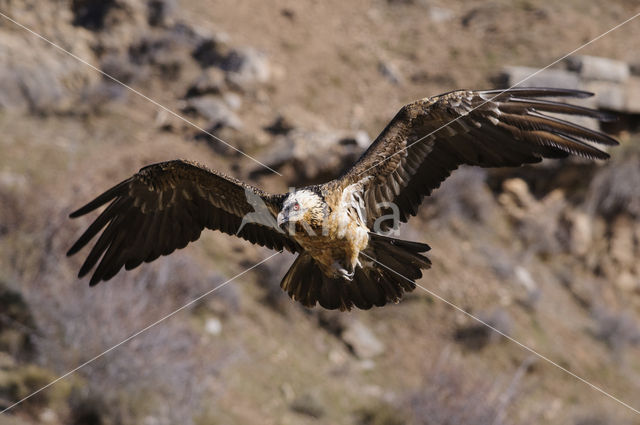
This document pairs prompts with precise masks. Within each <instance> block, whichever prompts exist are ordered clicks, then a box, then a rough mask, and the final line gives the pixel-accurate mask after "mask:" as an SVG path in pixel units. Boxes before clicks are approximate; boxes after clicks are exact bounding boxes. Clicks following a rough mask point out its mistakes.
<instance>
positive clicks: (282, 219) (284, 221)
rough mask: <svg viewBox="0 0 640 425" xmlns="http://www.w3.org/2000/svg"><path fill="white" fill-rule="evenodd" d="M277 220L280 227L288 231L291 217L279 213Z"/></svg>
mask: <svg viewBox="0 0 640 425" xmlns="http://www.w3.org/2000/svg"><path fill="white" fill-rule="evenodd" d="M277 222H278V227H279V228H281V229H282V230H284V231H285V232H286V231H287V227H288V226H289V217H287V216H285V215H284V214H282V213H278V219H277Z"/></svg>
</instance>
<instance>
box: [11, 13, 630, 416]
mask: <svg viewBox="0 0 640 425" xmlns="http://www.w3.org/2000/svg"><path fill="white" fill-rule="evenodd" d="M636 7H637V6H636V5H635V4H634V2H630V1H626V0H615V1H613V2H609V3H608V4H607V5H606V7H605V6H604V4H603V3H602V2H598V1H595V0H587V1H582V0H580V1H578V0H569V1H566V2H562V3H558V2H551V1H548V0H528V1H518V2H511V1H508V0H496V1H491V2H482V3H478V2H474V1H472V0H462V1H458V2H444V1H423V0H375V1H373V2H365V1H363V0H356V1H353V2H351V1H350V2H344V1H333V0H331V1H325V2H315V1H311V0H303V1H297V2H293V1H287V0H276V1H273V2H258V1H240V2H238V1H235V0H234V1H231V0H219V1H215V2H213V1H194V0H180V1H177V0H145V1H133V0H108V1H97V0H47V1H44V2H43V1H35V0H0V12H2V14H4V15H6V17H5V18H3V17H1V16H0V41H1V42H0V63H1V64H2V65H3V66H1V67H0V128H2V137H0V152H2V154H1V155H0V410H3V409H5V408H7V407H9V406H11V405H12V404H13V403H14V402H16V401H18V400H20V399H22V398H23V397H26V396H28V395H29V394H31V393H32V392H33V391H35V390H37V389H39V388H42V387H43V386H45V385H47V384H48V383H50V382H52V381H53V380H54V379H56V378H57V377H59V376H61V375H63V374H65V373H66V372H68V371H70V370H73V369H75V368H76V367H78V366H79V365H81V364H83V363H84V362H87V361H88V360H91V359H92V358H93V357H94V356H96V355H99V354H100V353H103V352H104V351H105V350H107V349H108V348H110V347H113V346H114V345H115V344H118V343H120V342H122V341H123V340H125V339H126V338H128V337H129V336H131V335H134V334H135V333H137V332H138V331H140V330H142V329H144V328H145V327H147V326H148V325H150V324H152V323H154V322H156V321H158V320H160V319H162V318H164V317H165V316H166V315H167V314H169V313H171V312H173V311H174V310H176V309H178V308H179V307H181V306H183V305H185V304H187V303H188V302H190V301H191V300H194V299H196V298H198V297H199V296H201V295H202V294H205V293H207V292H208V291H210V290H211V289H213V288H214V287H216V286H218V285H220V284H222V283H224V282H225V281H227V280H228V279H230V278H233V277H234V276H236V275H237V274H238V273H241V272H243V271H244V270H246V269H247V268H248V267H251V266H252V265H254V264H256V263H258V262H260V261H262V260H263V259H265V258H267V257H268V256H269V255H271V252H269V251H267V250H264V249H260V248H257V247H254V246H251V245H249V244H247V243H243V242H242V241H239V240H236V239H235V238H232V237H228V236H225V235H222V234H220V233H217V232H216V233H214V232H208V233H205V234H203V236H202V238H201V240H199V241H198V242H197V243H195V244H192V245H190V246H189V247H187V248H186V249H184V250H181V251H179V252H177V253H175V254H173V255H171V256H169V257H166V258H162V259H159V260H157V261H155V262H154V263H152V264H148V265H144V266H142V267H140V268H138V269H136V270H134V271H131V272H127V273H120V274H118V275H117V276H116V277H115V278H114V279H113V280H112V281H109V282H108V283H103V284H100V285H98V286H96V287H94V288H89V287H88V283H87V282H86V281H84V280H78V279H77V278H76V277H75V275H76V273H77V270H78V268H79V266H80V264H81V258H79V257H73V258H67V257H65V255H64V253H65V252H66V250H67V249H68V247H69V246H70V245H71V243H72V242H73V240H74V239H75V238H76V237H77V236H78V235H79V233H80V232H81V229H82V228H83V227H85V226H86V225H87V224H88V222H89V220H90V218H87V219H79V220H76V221H71V220H69V219H68V217H67V216H68V214H69V212H70V211H72V210H74V209H75V208H76V207H78V206H80V205H81V204H82V203H84V202H86V201H87V200H89V199H90V198H91V197H93V196H95V195H96V194H98V193H99V192H100V191H102V190H104V189H106V188H107V187H109V186H110V185H112V184H114V183H116V182H117V181H120V180H122V179H124V178H126V177H128V176H129V175H131V174H132V173H134V172H135V171H137V170H138V169H139V168H140V167H141V166H143V165H146V164H148V163H151V162H156V161H161V160H166V159H172V158H189V159H197V160H198V161H200V162H203V163H206V164H207V165H209V166H210V167H212V168H216V169H220V170H222V171H224V172H226V173H228V174H231V175H234V176H236V177H238V178H242V179H246V180H248V181H250V182H252V183H253V184H256V185H259V186H261V187H263V188H265V189H267V190H272V191H284V190H286V189H287V188H288V187H289V186H291V185H300V184H306V183H314V182H319V181H323V180H326V179H329V178H332V177H333V176H336V175H337V174H338V173H339V172H340V171H341V170H342V169H343V168H344V167H346V166H348V165H349V164H350V163H351V162H352V161H353V160H354V159H355V158H357V156H358V155H359V154H360V153H361V152H362V151H363V149H365V148H366V146H367V145H368V143H369V142H370V141H371V139H372V138H374V137H375V136H376V135H377V133H378V132H379V131H380V130H381V129H382V128H383V127H384V125H385V124H386V122H388V121H389V120H390V119H391V118H392V116H393V115H394V114H395V112H396V111H397V110H398V109H399V108H400V107H401V106H402V105H403V104H405V103H408V102H409V101H411V100H414V99H416V98H419V97H424V96H430V95H435V94H439V93H441V92H445V91H448V90H451V89H454V88H461V87H466V88H487V87H493V86H504V85H509V84H512V83H513V82H514V80H517V79H518V78H520V77H519V76H520V75H523V77H524V76H526V74H527V73H528V72H529V70H535V69H537V68H539V67H542V66H545V65H547V64H549V63H551V62H553V61H554V60H555V59H557V58H559V57H561V56H563V55H564V54H566V53H568V52H570V51H572V50H574V49H575V48H576V47H578V46H580V45H581V44H583V43H585V42H587V41H589V40H591V39H593V38H594V37H596V36H598V35H600V34H601V33H603V32H605V31H607V30H609V29H610V28H612V27H613V26H614V25H616V24H618V23H620V22H622V21H624V20H625V19H627V18H629V17H631V16H632V15H633V14H634V13H637V10H635V8H636ZM7 17H8V18H11V19H13V20H15V22H17V23H19V24H20V25H22V26H24V27H21V26H20V25H17V24H16V23H13V22H11V21H10V20H8V19H7ZM25 27H26V28H27V29H25ZM28 29H30V30H32V31H34V32H37V33H38V34H41V36H42V37H44V38H46V39H47V40H49V41H50V43H48V42H46V41H44V40H43V39H41V38H38V37H37V36H35V35H34V34H32V33H30V32H29V31H28ZM639 37H640V21H637V22H636V21H633V22H630V23H629V24H627V25H625V26H623V27H621V28H619V29H618V30H616V31H614V32H612V33H610V34H608V35H607V36H605V37H603V38H602V39H600V40H598V41H597V42H595V43H593V44H591V45H590V46H588V47H587V48H585V49H584V50H582V51H580V52H579V55H574V56H572V57H571V58H569V59H568V60H566V61H561V62H560V63H558V64H557V65H556V66H555V67H554V68H553V69H552V70H550V71H549V72H547V73H546V74H541V75H540V77H539V78H542V80H537V81H532V82H531V83H532V84H536V85H540V84H542V83H541V82H540V81H544V84H560V85H563V86H569V87H574V85H573V84H574V83H575V87H583V88H584V87H586V88H589V89H593V90H596V91H597V92H598V97H597V98H596V100H594V101H592V102H595V103H593V104H591V106H593V107H598V108H601V109H604V110H609V111H614V112H618V113H619V114H620V119H619V120H618V121H617V122H616V124H615V125H611V126H608V127H607V128H605V129H606V130H608V131H611V132H613V133H615V136H616V137H617V138H618V139H619V140H620V141H621V146H620V147H617V148H614V149H612V150H611V152H610V153H611V155H612V159H611V160H610V161H608V162H606V163H591V162H586V161H576V160H567V161H549V162H545V163H543V164H541V165H538V166H536V167H523V168H518V169H508V170H481V169H471V168H469V169H461V170H459V171H457V172H456V173H454V175H453V177H452V178H451V179H450V180H448V181H447V182H446V183H445V184H444V185H443V187H441V188H440V189H439V190H438V191H436V192H435V193H434V196H432V197H431V198H430V199H428V200H426V201H425V203H424V205H423V207H422V210H421V213H420V215H419V216H418V217H416V218H415V219H413V220H412V221H411V222H410V224H409V225H407V226H405V227H404V228H403V229H402V236H403V237H406V238H408V239H412V240H418V241H424V242H428V243H429V244H430V245H431V247H432V251H431V252H430V258H431V260H432V261H433V268H432V269H431V270H430V271H429V272H427V273H426V274H425V277H424V278H423V279H422V280H421V282H420V284H421V285H423V286H424V287H425V288H427V289H428V290H429V291H431V293H428V292H425V291H422V290H420V289H416V291H414V292H413V293H411V294H409V295H408V296H406V298H405V299H404V300H403V301H402V302H401V303H399V304H397V305H391V306H387V307H384V308H379V309H374V310H370V311H353V312H350V313H339V312H328V311H323V310H321V309H319V308H316V309H311V310H309V309H304V308H302V307H301V306H299V305H298V304H297V303H294V302H292V301H291V300H290V299H289V298H288V297H287V296H286V294H284V293H283V292H282V291H281V290H280V288H279V283H280V279H281V277H282V276H283V274H284V272H285V271H286V270H287V268H288V266H289V265H290V264H291V262H292V260H293V257H292V256H290V255H286V254H282V255H277V256H275V257H273V258H271V259H269V260H268V261H266V262H265V263H264V264H262V265H260V266H259V267H258V268H256V269H255V270H252V271H251V272H249V273H247V274H243V275H242V276H240V277H238V278H237V279H235V280H233V281H232V282H230V283H228V284H226V285H225V286H224V287H223V288H222V289H220V290H217V291H215V292H213V293H212V294H210V295H208V296H206V297H203V298H202V299H200V300H199V301H198V302H196V303H194V304H192V305H190V306H189V307H188V308H186V309H184V310H181V311H179V312H178V313H177V314H175V315H173V316H171V317H169V318H167V319H166V320H164V321H162V322H161V323H159V324H158V325H157V326H154V327H152V328H150V329H148V330H146V331H145V332H143V333H141V334H139V335H137V336H136V337H135V338H132V339H131V340H129V341H127V342H126V343H124V344H122V345H120V346H118V347H117V348H115V349H114V350H112V351H110V352H108V353H106V354H104V355H103V356H101V357H99V358H98V359H96V360H95V361H92V362H91V363H89V364H88V365H86V366H84V367H82V368H81V369H79V370H77V371H76V372H75V373H73V374H71V375H69V376H67V377H65V378H64V379H62V380H60V381H58V382H56V383H55V384H54V385H52V386H50V387H48V388H47V389H45V390H43V391H42V392H40V393H38V394H37V395H36V396H34V397H32V398H30V399H28V400H27V401H25V402H24V403H21V404H19V405H17V406H15V407H13V408H12V409H10V410H9V411H7V412H6V413H4V414H0V425H4V424H10V425H28V424H52V425H57V424H74V425H97V424H113V425H116V424H144V425H156V424H157V425H163V424H175V423H180V424H187V425H188V424H196V425H205V424H246V423H264V424H336V423H338V424H354V425H392V424H450V425H467V424H476V425H484V424H487V425H491V424H494V425H498V424H533V423H562V424H573V425H587V424H589V425H599V424H614V425H617V424H632V423H638V422H639V421H640V420H639V419H638V416H637V415H636V414H635V413H634V412H633V411H631V410H630V409H628V408H626V407H624V406H622V405H621V404H619V403H617V402H616V401H614V400H613V399H611V398H608V397H606V396H605V395H603V394H602V393H599V392H597V391H595V390H594V389H593V388H591V387H589V386H588V385H587V384H585V383H584V382H581V381H580V380H578V379H576V378H574V377H572V376H570V375H569V374H567V373H566V372H564V371H562V370H560V369H559V368H557V367H555V366H553V365H551V364H550V363H548V362H546V361H544V360H543V359H541V358H540V357H538V356H536V355H534V354H533V353H532V352H529V351H527V350H525V349H523V348H522V347H521V346H519V345H518V344H516V343H514V342H512V341H510V340H509V339H507V338H505V337H503V336H500V335H499V334H498V333H495V332H493V331H491V330H490V329H489V328H488V327H486V326H484V325H481V324H480V323H479V322H477V321H475V320H473V319H471V318H470V317H468V316H467V315H465V314H463V313H462V312H460V311H458V310H456V309H454V308H452V307H451V306H450V305H447V303H445V302H443V301H442V299H440V298H439V297H442V298H443V299H445V300H447V301H449V302H451V303H453V304H455V305H456V306H459V307H460V308H462V309H464V310H465V311H467V312H469V313H472V314H473V315H475V316H477V317H478V318H480V319H481V320H483V321H484V322H486V323H488V324H490V325H491V326H493V327H495V328H496V329H498V330H499V331H500V332H502V333H504V334H505V335H508V336H510V337H511V338H514V339H516V340H517V341H519V342H521V343H522V344H525V345H526V346H528V347H531V348H532V349H533V350H535V351H537V352H538V353H540V354H542V355H544V356H546V357H547V358H548V359H550V360H552V361H554V362H556V363H557V364H558V365H560V366H562V367H564V368H566V369H568V370H570V371H571V372H573V373H575V374H577V375H579V376H580V377H582V378H584V379H585V380H587V381H589V382H591V383H593V384H594V385H596V386H598V387H600V388H602V389H603V390H605V391H606V392H608V393H610V394H611V395H612V396H614V397H617V398H619V399H620V400H622V401H623V402H625V403H628V404H629V405H631V406H633V407H634V408H640V262H639V261H638V258H640V147H639V146H640V136H638V119H639V115H638V113H639V112H640V110H638V107H637V102H638V97H637V95H638V93H637V87H636V86H637V81H638V78H640V77H639V76H638V69H639V64H640V56H638V53H637V49H635V44H634V41H635V40H637V39H638V38H639ZM594 61H595V65H594ZM602 63H604V64H605V65H602ZM524 67H528V68H524ZM594 69H595V71H594ZM603 69H604V71H603ZM596 71H597V72H596ZM550 74H551V77H549V75H550ZM548 78H551V79H552V80H553V79H554V78H556V80H554V81H555V82H552V83H547V82H546V81H548V80H545V79H548ZM585 124H587V125H597V124H596V123H585ZM239 150H240V151H242V152H245V153H246V155H248V156H246V155H244V154H242V153H241V152H239ZM249 156H251V157H253V158H254V159H255V160H254V159H251V158H250V157H249ZM256 160H257V161H259V162H261V163H263V164H266V165H267V166H268V167H270V168H272V169H274V170H276V171H277V172H278V173H280V174H281V176H279V175H277V174H275V173H273V172H271V171H269V170H267V169H265V168H264V167H263V166H262V165H260V164H259V163H257V162H256Z"/></svg>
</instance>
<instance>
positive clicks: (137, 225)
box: [67, 160, 300, 285]
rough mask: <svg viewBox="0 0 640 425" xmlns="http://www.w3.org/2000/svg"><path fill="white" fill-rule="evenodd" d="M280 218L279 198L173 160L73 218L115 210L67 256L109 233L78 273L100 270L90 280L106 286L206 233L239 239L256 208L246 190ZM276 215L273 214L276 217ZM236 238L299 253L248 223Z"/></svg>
mask: <svg viewBox="0 0 640 425" xmlns="http://www.w3.org/2000/svg"><path fill="white" fill-rule="evenodd" d="M246 190H249V191H250V192H251V193H252V194H253V195H255V196H258V197H260V199H262V201H263V202H264V203H265V205H266V206H267V207H268V208H269V209H270V210H272V211H278V209H279V205H280V203H281V202H282V196H279V195H269V194H267V193H264V192H262V191H261V190H259V189H257V188H254V187H252V186H249V185H247V184H244V183H242V182H240V181H239V180H235V179H233V178H231V177H227V176H224V175H222V174H219V173H216V172H213V171H210V170H208V169H207V168H205V167H203V166H201V165H198V164H196V163H193V162H188V161H182V160H176V161H168V162H163V163H159V164H154V165H150V166H147V167H144V168H142V169H141V170H140V171H139V172H138V173H137V174H135V175H134V176H133V177H131V178H129V179H127V180H125V181H123V182H121V183H119V184H117V185H115V186H114V187H112V188H111V189H109V190H107V191H106V192H104V193H103V194H101V195H100V196H98V197H97V198H95V199H94V200H93V201H91V202H89V203H88V204H86V205H85V206H83V207H82V208H80V209H78V210H77V211H74V212H73V213H71V214H70V217H79V216H82V215H85V214H87V213H90V212H91V211H94V210H95V209H97V208H100V207H101V206H103V205H105V204H107V203H110V204H109V205H108V206H107V208H106V209H105V210H104V211H103V212H102V213H101V214H100V215H99V216H98V218H96V219H95V221H94V222H93V223H92V224H91V225H90V226H89V227H88V228H87V230H86V231H85V232H84V233H83V234H82V235H81V236H80V238H78V240H77V241H76V243H75V244H73V246H72V247H71V248H70V249H69V251H68V252H67V255H73V254H75V253H76V252H78V251H79V250H80V249H82V248H83V247H84V246H86V245H87V244H88V243H89V242H90V241H91V240H92V239H93V238H94V237H95V236H96V235H97V234H98V233H100V231H101V230H103V229H104V231H103V232H102V234H101V235H100V237H99V238H98V241H97V242H96V243H95V245H94V246H93V248H92V249H91V251H90V252H89V255H88V256H87V258H86V260H85V261H84V263H83V265H82V266H81V268H80V272H79V273H78V276H79V277H83V276H84V275H86V274H87V273H89V271H91V269H93V268H94V267H95V266H96V264H97V267H96V270H95V272H94V273H93V276H92V277H91V280H90V285H95V284H97V283H98V282H100V281H102V280H109V279H110V278H112V277H113V276H115V274H116V273H118V271H119V270H120V269H121V268H122V267H125V268H126V269H127V270H130V269H132V268H135V267H137V266H139V265H140V264H142V262H150V261H153V260H155V259H156V258H158V257H159V256H160V255H169V254H171V253H172V252H173V251H174V250H176V249H180V248H184V247H185V246H186V245H187V244H188V243H189V242H192V241H195V240H196V239H198V238H199V236H200V233H201V232H202V230H203V229H204V228H205V227H208V228H210V229H213V230H220V231H222V232H225V233H228V234H231V235H235V234H236V232H237V231H238V229H239V228H240V226H241V223H242V218H243V217H244V216H245V215H246V214H248V213H251V212H254V209H253V207H252V206H251V205H250V204H249V203H248V202H247V199H246V197H247V196H246V193H245V191H246ZM272 214H273V213H272ZM238 236H239V237H242V238H244V239H247V240H248V241H250V242H252V243H255V244H258V245H263V246H266V247H268V248H272V249H277V250H281V249H287V250H289V251H292V252H298V251H299V250H300V247H299V246H298V244H297V243H296V242H295V241H294V240H292V239H291V238H289V236H287V235H286V234H285V233H283V232H280V231H278V229H276V228H273V227H269V226H266V225H261V224H259V223H255V222H248V223H246V224H245V226H244V227H243V228H242V230H241V231H240V232H239V233H238Z"/></svg>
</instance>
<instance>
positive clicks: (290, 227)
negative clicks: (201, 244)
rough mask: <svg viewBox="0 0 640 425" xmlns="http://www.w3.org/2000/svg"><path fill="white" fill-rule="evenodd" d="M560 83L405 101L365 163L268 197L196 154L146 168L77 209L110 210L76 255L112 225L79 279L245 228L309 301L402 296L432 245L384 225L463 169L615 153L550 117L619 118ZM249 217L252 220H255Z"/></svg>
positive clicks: (413, 209)
mask: <svg viewBox="0 0 640 425" xmlns="http://www.w3.org/2000/svg"><path fill="white" fill-rule="evenodd" d="M589 95H590V94H589V93H586V92H581V91H575V90H562V89H538V88H531V89H525V88H522V89H513V90H510V91H508V92H506V93H502V92H500V91H467V90H458V91H454V92H451V93H447V94H444V95H441V96H436V97H433V98H427V99H422V100H418V101H416V102H413V103H411V104H408V105H406V106H404V107H403V108H402V109H401V110H400V111H399V112H398V114H397V115H396V116H395V118H394V119H393V120H392V121H391V122H390V123H389V124H388V125H387V127H386V128H385V129H384V130H383V131H382V133H381V134H380V135H379V136H378V138H377V139H376V140H375V141H374V142H373V143H372V145H371V146H370V147H369V149H368V150H367V151H366V152H365V153H364V154H363V155H362V157H361V158H360V159H359V160H358V161H357V162H356V164H355V165H354V166H353V167H352V168H351V169H349V170H348V171H347V172H345V173H344V174H343V175H342V176H340V177H339V178H337V179H335V180H332V181H330V182H327V183H325V184H323V185H319V186H313V187H307V188H302V189H298V190H296V191H294V192H291V193H287V194H280V195H271V194H267V193H265V192H263V191H261V190H260V189H257V188H255V187H253V186H249V185H247V184H245V183H243V182H241V181H239V180H236V179H234V178H231V177H228V176H224V175H223V174H220V173H218V172H215V171H211V170H208V169H206V168H205V167H203V166H201V165H198V164H196V163H193V162H188V161H180V160H177V161H169V162H164V163H160V164H154V165H150V166H148V167H145V168H143V169H142V170H140V172H138V173H137V174H135V175H134V176H132V177H131V178H129V179H127V180H125V181H123V182H122V183H120V184H118V185H116V186H114V187H113V188H111V189H109V190H108V191H106V192H105V193H103V194H102V195H100V196H99V197H97V198H96V199H95V200H93V201H92V202H90V203H89V204H87V205H86V206H84V207H82V208H80V209H79V210H77V211H76V212H74V213H72V214H71V217H77V216H81V215H84V214H86V213H88V212H90V211H93V210H94V209H96V208H99V207H100V206H102V205H105V204H107V203H109V205H108V206H107V208H106V209H105V210H104V211H103V212H102V213H101V214H100V215H99V216H98V218H97V219H96V220H95V221H94V222H93V224H91V226H89V228H88V229H87V230H86V231H85V233H84V234H83V235H82V236H80V238H79V239H78V241H77V242H76V243H75V244H74V245H73V246H72V247H71V249H70V250H69V252H68V254H69V255H72V254H74V253H76V252H77V251H79V250H80V249H81V248H82V247H83V246H85V245H86V244H87V243H88V242H89V241H90V240H91V239H92V238H93V237H94V236H95V235H97V234H98V233H99V232H100V231H101V230H102V229H104V231H103V232H102V234H101V235H100V237H99V239H98V241H97V242H96V244H95V245H94V247H93V248H92V250H91V251H90V253H89V255H88V257H87V259H86V260H85V262H84V264H83V265H82V267H81V269H80V272H79V276H80V277H82V276H84V275H85V274H87V273H88V272H89V271H90V270H91V269H92V268H93V267H94V266H95V265H96V264H98V266H97V268H96V270H95V272H94V274H93V276H92V278H91V281H90V283H91V284H92V285H93V284H97V283H98V282H99V281H101V280H109V279H110V278H112V277H113V276H114V275H115V274H116V273H117V272H118V271H119V270H120V269H121V268H122V267H123V266H124V267H125V268H126V269H127V270H128V269H132V268H134V267H137V266H138V265H140V264H141V263H142V262H143V261H144V262H150V261H153V260H154V259H156V258H157V257H158V256H160V255H168V254H170V253H171V252H173V251H174V250H175V249H178V248H182V247H184V246H186V245H187V244H188V243H189V242H190V241H195V240H196V239H198V237H199V236H200V233H201V231H202V230H203V229H204V228H209V229H214V230H220V231H222V232H225V233H228V234H232V235H237V236H239V237H241V238H244V239H246V240H248V241H250V242H252V243H256V244H259V245H262V246H266V247H268V248H271V249H277V250H282V249H286V250H289V251H291V252H295V253H298V254H299V255H298V257H297V259H296V261H295V262H294V264H293V265H292V266H291V268H290V270H289V271H288V272H287V274H286V275H285V277H284V278H283V280H282V283H281V286H282V288H283V289H284V290H285V291H287V293H288V294H289V295H290V296H291V297H292V298H294V299H296V300H298V301H300V302H301V303H303V304H304V305H305V306H309V307H311V306H314V305H315V304H316V303H319V304H320V305H322V306H324V307H325V308H330V309H334V308H339V309H350V308H352V307H353V306H355V307H358V308H364V309H366V308H370V307H372V306H373V305H378V306H380V305H384V304H385V303H387V302H395V301H398V300H399V299H400V298H401V297H402V294H403V293H404V292H406V291H410V290H412V289H413V288H414V287H415V284H414V281H415V280H416V279H419V278H420V277H421V276H422V270H423V269H427V268H429V266H430V262H429V260H428V259H427V258H426V257H425V256H423V255H422V253H424V252H425V251H427V250H428V249H429V247H428V246H427V245H425V244H421V243H416V242H408V241H402V240H398V239H393V238H388V237H385V236H382V235H381V234H377V233H372V231H373V230H375V231H377V232H383V231H386V230H388V229H389V228H391V227H393V226H396V225H397V224H398V223H397V221H393V220H387V219H386V217H390V216H392V215H393V213H394V212H397V215H398V219H399V221H402V222H406V221H407V219H408V218H409V217H410V216H412V215H415V214H416V213H417V209H418V207H419V205H420V203H421V201H422V199H423V197H424V196H427V195H429V194H430V193H431V192H432V191H433V190H434V189H436V188H437V187H438V186H439V185H440V184H441V182H442V181H443V180H444V179H445V178H447V176H449V174H450V173H451V172H452V171H453V170H455V169H456V168H457V167H458V166H460V165H463V164H467V165H478V166H482V167H501V166H518V165H522V164H527V163H535V162H539V161H541V160H542V158H562V157H566V156H568V155H570V154H575V155H580V156H584V157H587V158H592V159H605V158H607V157H608V155H607V154H606V153H605V152H602V151H601V150H599V149H597V148H595V147H594V146H592V145H591V144H590V142H595V143H598V144H604V145H614V144H616V143H617V142H616V141H615V140H614V139H612V138H611V137H609V136H606V135H604V134H602V133H600V132H597V131H594V130H591V129H588V128H585V127H582V126H579V125H577V124H574V123H571V122H569V121H565V120H563V119H559V118H556V116H555V115H554V116H550V115H547V114H548V113H553V114H564V115H577V116H587V117H593V118H596V119H600V120H605V119H609V118H610V117H609V116H608V115H606V114H604V113H601V112H599V111H595V110H591V109H587V108H583V107H579V106H575V105H570V104H566V103H560V102H554V101H549V100H542V99H541V98H547V97H558V96H562V97H585V96H589ZM248 217H251V220H247V218H248Z"/></svg>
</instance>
